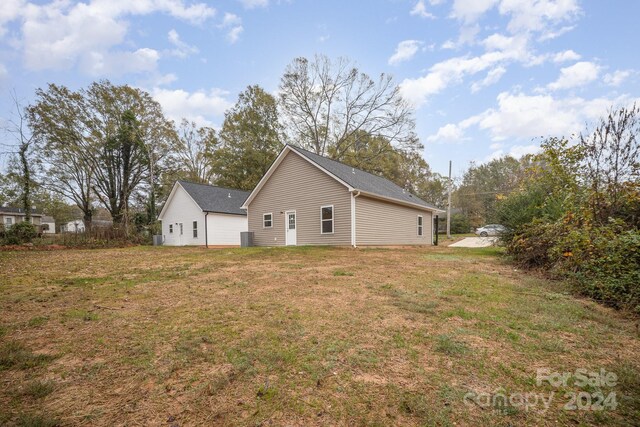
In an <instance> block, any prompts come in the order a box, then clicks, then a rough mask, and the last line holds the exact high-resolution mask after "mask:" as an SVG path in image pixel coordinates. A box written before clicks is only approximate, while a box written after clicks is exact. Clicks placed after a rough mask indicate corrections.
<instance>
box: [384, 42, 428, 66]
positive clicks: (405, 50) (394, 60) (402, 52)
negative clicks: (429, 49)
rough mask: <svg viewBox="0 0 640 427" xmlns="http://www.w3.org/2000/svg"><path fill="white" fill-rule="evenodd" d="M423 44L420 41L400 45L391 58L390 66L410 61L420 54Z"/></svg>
mask: <svg viewBox="0 0 640 427" xmlns="http://www.w3.org/2000/svg"><path fill="white" fill-rule="evenodd" d="M422 44H423V43H422V42H421V41H419V40H404V41H401V42H400V43H398V46H397V47H396V51H395V53H394V54H393V55H391V57H390V58H389V65H398V64H399V63H401V62H404V61H408V60H410V59H411V58H413V56H414V55H415V54H416V53H417V52H418V50H419V49H420V46H422Z"/></svg>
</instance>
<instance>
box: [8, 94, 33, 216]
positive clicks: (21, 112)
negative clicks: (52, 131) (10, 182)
mask: <svg viewBox="0 0 640 427" xmlns="http://www.w3.org/2000/svg"><path fill="white" fill-rule="evenodd" d="M11 97H12V100H13V105H14V113H15V118H11V119H9V120H8V122H7V124H6V126H5V128H4V130H5V132H7V133H8V134H9V135H11V137H12V138H13V139H14V144H11V148H10V150H11V151H10V152H11V153H14V154H15V155H16V156H17V159H18V165H19V173H17V174H14V176H15V177H16V178H17V181H18V183H19V185H20V204H21V205H22V208H23V209H24V212H25V220H26V221H31V208H32V203H31V193H32V191H33V186H34V182H33V178H32V172H33V168H34V167H35V159H34V157H33V148H34V142H35V138H36V136H35V133H34V132H33V130H32V128H31V127H30V126H29V123H28V120H27V113H26V111H25V109H24V107H23V106H22V105H21V104H20V101H18V98H17V95H16V94H15V92H14V93H12V95H11ZM13 150H15V151H13Z"/></svg>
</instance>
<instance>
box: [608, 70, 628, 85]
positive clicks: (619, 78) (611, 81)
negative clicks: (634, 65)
mask: <svg viewBox="0 0 640 427" xmlns="http://www.w3.org/2000/svg"><path fill="white" fill-rule="evenodd" d="M631 74H632V71H631V70H616V71H614V72H613V73H607V74H605V76H604V82H605V83H606V84H608V85H609V86H620V85H621V84H622V82H624V81H625V80H626V79H628V78H629V77H630V76H631Z"/></svg>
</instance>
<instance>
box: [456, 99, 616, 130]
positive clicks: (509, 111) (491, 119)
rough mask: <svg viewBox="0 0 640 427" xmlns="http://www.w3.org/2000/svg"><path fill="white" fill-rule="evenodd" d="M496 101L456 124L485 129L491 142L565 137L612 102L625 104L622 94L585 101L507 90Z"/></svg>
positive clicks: (598, 115) (600, 113)
mask: <svg viewBox="0 0 640 427" xmlns="http://www.w3.org/2000/svg"><path fill="white" fill-rule="evenodd" d="M497 101H498V106H497V108H489V109H487V110H486V111H484V112H482V113H480V114H478V115H475V116H472V117H469V118H468V119H465V120H463V121H462V122H460V123H458V124H457V125H456V126H459V127H460V128H461V129H463V130H465V129H467V128H469V127H471V126H477V127H478V128H479V129H482V130H487V131H488V132H489V134H490V135H491V138H492V139H493V140H494V141H503V140H506V139H530V138H534V137H541V136H549V135H554V136H566V137H568V136H570V135H571V134H573V133H576V132H579V131H580V130H582V128H583V127H584V124H585V122H589V121H593V120H595V119H597V118H598V117H600V116H602V115H603V114H604V113H605V112H606V111H607V109H608V108H610V107H611V106H612V105H618V104H621V103H628V99H627V98H626V97H619V98H616V99H607V98H595V99H590V100H589V99H584V98H580V97H570V98H554V97H553V96H551V95H526V94H522V93H517V94H512V93H508V92H503V93H501V94H499V95H498V97H497Z"/></svg>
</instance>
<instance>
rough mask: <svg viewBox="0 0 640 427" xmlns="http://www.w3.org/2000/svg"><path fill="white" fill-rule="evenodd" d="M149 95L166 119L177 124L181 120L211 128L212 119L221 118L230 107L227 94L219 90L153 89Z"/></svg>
mask: <svg viewBox="0 0 640 427" xmlns="http://www.w3.org/2000/svg"><path fill="white" fill-rule="evenodd" d="M151 95H152V96H153V97H154V98H155V100H156V101H158V102H159V103H160V105H162V109H163V110H164V112H165V114H166V115H167V117H169V118H170V119H172V120H174V121H176V122H179V121H180V120H182V119H183V118H186V119H188V120H191V121H194V122H196V123H197V124H198V125H200V126H212V125H213V121H212V120H213V119H214V118H219V117H222V115H223V114H224V112H225V111H226V110H227V109H228V108H229V107H231V106H232V103H231V102H229V101H228V100H227V99H226V95H227V92H225V91H222V90H220V89H211V90H209V91H204V90H198V91H196V92H191V93H189V92H187V91H185V90H181V89H176V90H171V89H161V88H157V87H156V88H154V89H153V90H152V91H151Z"/></svg>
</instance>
